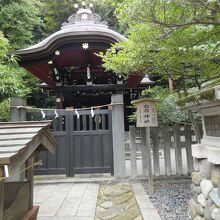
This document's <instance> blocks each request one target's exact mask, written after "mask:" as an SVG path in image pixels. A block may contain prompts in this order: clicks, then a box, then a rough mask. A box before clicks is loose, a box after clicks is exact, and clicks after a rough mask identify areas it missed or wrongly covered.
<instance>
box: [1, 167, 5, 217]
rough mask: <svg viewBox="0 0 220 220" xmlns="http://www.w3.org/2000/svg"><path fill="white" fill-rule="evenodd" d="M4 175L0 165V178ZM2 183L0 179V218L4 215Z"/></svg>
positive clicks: (3, 183)
mask: <svg viewBox="0 0 220 220" xmlns="http://www.w3.org/2000/svg"><path fill="white" fill-rule="evenodd" d="M3 176H4V172H3V168H2V167H0V178H1V177H3ZM4 185H5V181H4V180H0V220H3V217H4Z"/></svg>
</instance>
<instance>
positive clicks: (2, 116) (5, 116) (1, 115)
mask: <svg viewBox="0 0 220 220" xmlns="http://www.w3.org/2000/svg"><path fill="white" fill-rule="evenodd" d="M9 109H10V102H9V100H8V99H7V100H4V101H3V102H0V121H1V122H7V121H8V120H9V117H10V110H9Z"/></svg>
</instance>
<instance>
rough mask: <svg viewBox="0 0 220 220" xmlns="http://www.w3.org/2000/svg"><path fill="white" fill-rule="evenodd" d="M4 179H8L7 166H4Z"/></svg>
mask: <svg viewBox="0 0 220 220" xmlns="http://www.w3.org/2000/svg"><path fill="white" fill-rule="evenodd" d="M4 171H5V177H6V178H9V171H8V165H4Z"/></svg>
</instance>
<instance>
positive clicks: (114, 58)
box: [101, 0, 220, 139]
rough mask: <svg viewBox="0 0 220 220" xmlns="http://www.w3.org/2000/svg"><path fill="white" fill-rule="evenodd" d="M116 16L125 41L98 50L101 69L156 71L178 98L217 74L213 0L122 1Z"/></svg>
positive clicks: (217, 22)
mask: <svg viewBox="0 0 220 220" xmlns="http://www.w3.org/2000/svg"><path fill="white" fill-rule="evenodd" d="M116 15H117V17H118V19H119V21H120V23H121V24H123V25H124V24H126V25H128V26H129V29H128V41H126V42H122V43H118V44H116V45H114V46H113V47H112V48H111V49H110V50H109V51H107V53H106V54H101V56H102V57H103V60H104V67H105V68H106V69H107V70H113V71H114V72H116V73H120V74H124V75H125V76H127V75H128V74H129V73H131V72H133V73H137V74H138V73H141V74H143V73H148V74H156V75H161V76H162V79H170V80H172V82H173V83H174V86H175V89H176V91H177V92H178V94H179V97H180V98H181V97H184V96H187V95H188V94H189V93H190V88H191V87H197V89H198V90H199V89H201V88H202V86H203V84H204V82H207V81H209V80H211V79H215V78H219V77H220V74H219V73H220V65H219V63H220V55H219V54H220V53H219V52H220V48H219V46H220V41H219V39H220V38H219V37H220V3H219V1H216V0H212V1H206V0H196V1H189V0H182V1H161V0H124V1H123V2H122V3H120V4H118V8H117V10H116ZM189 117H190V119H191V121H192V123H193V125H194V128H195V131H196V133H197V137H198V139H200V138H199V136H200V135H199V132H197V131H198V128H197V126H196V123H195V121H194V118H193V116H192V112H189Z"/></svg>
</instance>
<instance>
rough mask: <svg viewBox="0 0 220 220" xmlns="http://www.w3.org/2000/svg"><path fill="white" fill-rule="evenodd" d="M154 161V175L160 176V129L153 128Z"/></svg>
mask: <svg viewBox="0 0 220 220" xmlns="http://www.w3.org/2000/svg"><path fill="white" fill-rule="evenodd" d="M152 141H153V161H154V175H155V176H159V175H160V161H159V129H158V128H153V137H152Z"/></svg>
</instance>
